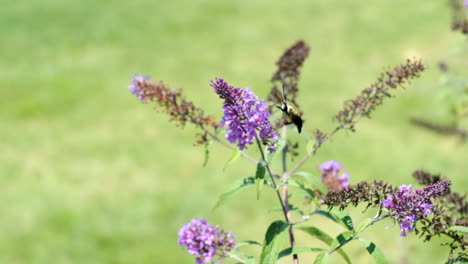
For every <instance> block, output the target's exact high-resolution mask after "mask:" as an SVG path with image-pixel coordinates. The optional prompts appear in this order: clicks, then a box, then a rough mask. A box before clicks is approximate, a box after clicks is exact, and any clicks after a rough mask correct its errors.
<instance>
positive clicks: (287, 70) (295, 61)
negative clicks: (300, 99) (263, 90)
mask: <svg viewBox="0 0 468 264" xmlns="http://www.w3.org/2000/svg"><path fill="white" fill-rule="evenodd" d="M309 50H310V47H309V45H307V43H305V42H304V41H302V40H300V41H297V42H296V43H294V44H293V45H292V46H291V47H289V48H288V49H287V50H286V51H285V52H284V53H283V55H282V56H281V57H280V58H279V60H278V61H277V62H276V65H277V66H278V69H277V70H276V72H275V73H274V74H273V77H272V78H271V81H272V82H273V83H274V86H273V87H272V88H271V92H270V94H269V95H268V97H267V100H268V101H271V102H273V103H275V104H280V103H281V102H282V101H283V99H284V98H283V92H282V89H283V88H284V94H285V96H286V97H287V99H288V100H289V101H291V102H294V103H296V101H295V100H296V97H297V92H298V87H297V83H298V81H299V76H300V73H301V72H300V68H301V67H302V64H303V63H304V61H305V59H306V58H307V56H308V55H309Z"/></svg>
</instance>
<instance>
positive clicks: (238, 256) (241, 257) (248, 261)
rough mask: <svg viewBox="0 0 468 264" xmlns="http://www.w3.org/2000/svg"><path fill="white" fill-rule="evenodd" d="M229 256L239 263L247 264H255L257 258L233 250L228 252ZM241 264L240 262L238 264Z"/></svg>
mask: <svg viewBox="0 0 468 264" xmlns="http://www.w3.org/2000/svg"><path fill="white" fill-rule="evenodd" d="M228 256H229V257H230V258H232V259H235V260H237V261H242V262H241V263H245V264H255V258H254V257H252V256H247V255H246V254H245V253H242V252H241V251H238V250H232V251H230V252H228ZM238 263H239V262H238Z"/></svg>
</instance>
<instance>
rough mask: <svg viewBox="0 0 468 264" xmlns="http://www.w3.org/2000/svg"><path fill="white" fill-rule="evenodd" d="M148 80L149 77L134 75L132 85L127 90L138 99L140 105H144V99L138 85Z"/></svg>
mask: <svg viewBox="0 0 468 264" xmlns="http://www.w3.org/2000/svg"><path fill="white" fill-rule="evenodd" d="M149 79H150V77H149V76H147V75H139V74H134V75H133V79H132V83H131V84H130V85H129V86H128V90H130V92H131V93H132V94H134V95H135V96H136V97H138V99H140V100H141V102H142V103H146V100H145V99H144V96H143V91H142V89H141V86H140V84H141V83H142V82H144V81H148V80H149Z"/></svg>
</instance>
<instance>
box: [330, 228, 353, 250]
mask: <svg viewBox="0 0 468 264" xmlns="http://www.w3.org/2000/svg"><path fill="white" fill-rule="evenodd" d="M353 236H354V233H353V232H351V231H346V232H343V233H341V234H339V235H337V236H336V238H335V239H334V240H333V242H332V243H331V247H332V248H335V247H337V246H339V245H341V244H344V243H347V242H349V241H350V240H351V239H352V237H353Z"/></svg>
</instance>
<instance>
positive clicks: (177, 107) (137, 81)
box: [129, 75, 221, 144]
mask: <svg viewBox="0 0 468 264" xmlns="http://www.w3.org/2000/svg"><path fill="white" fill-rule="evenodd" d="M129 90H130V91H131V92H132V93H133V94H135V96H137V98H139V99H140V100H141V101H142V102H143V103H146V102H155V103H156V107H155V109H156V110H158V111H162V112H164V113H166V114H168V115H169V117H170V121H173V122H175V123H176V125H177V126H180V127H184V126H185V124H186V123H192V124H194V125H195V126H196V127H198V128H201V129H203V130H204V131H205V133H203V134H198V135H199V136H200V139H199V140H198V141H197V144H206V143H208V139H207V135H206V131H207V129H209V128H212V129H214V130H217V129H218V128H220V127H221V125H220V124H219V123H217V122H215V121H214V118H213V117H212V116H209V115H205V114H204V111H203V110H202V109H201V108H198V107H196V106H195V105H194V104H193V103H192V102H190V101H187V100H186V99H185V97H184V96H183V95H182V90H181V89H177V90H174V89H170V88H168V87H167V85H166V84H165V83H164V82H163V81H158V82H155V81H151V80H149V77H147V76H141V75H135V76H134V78H133V80H132V84H131V85H130V86H129Z"/></svg>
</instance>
